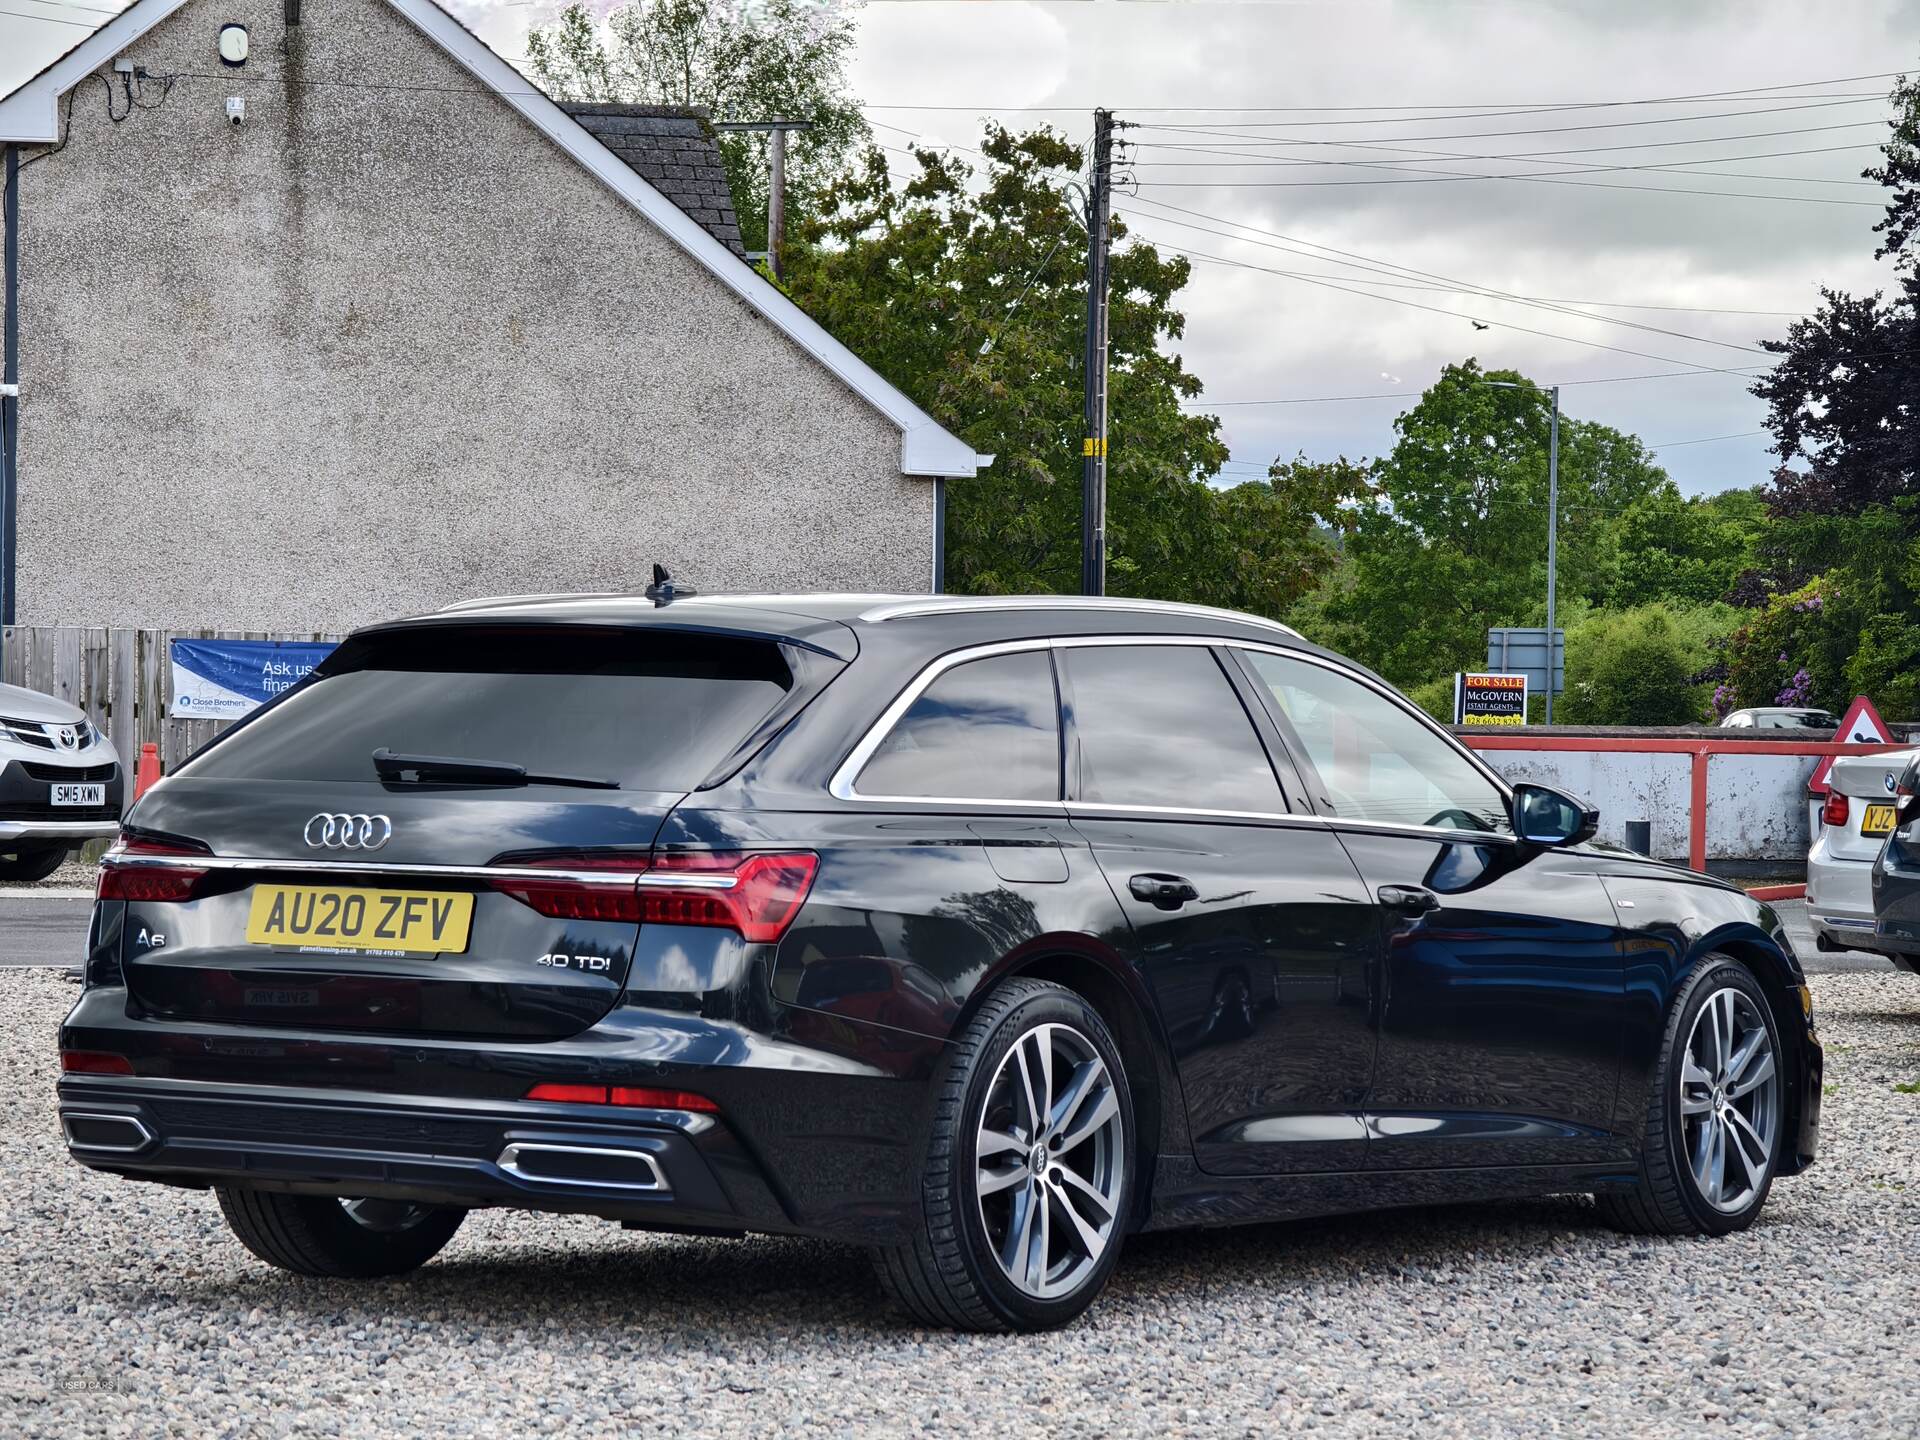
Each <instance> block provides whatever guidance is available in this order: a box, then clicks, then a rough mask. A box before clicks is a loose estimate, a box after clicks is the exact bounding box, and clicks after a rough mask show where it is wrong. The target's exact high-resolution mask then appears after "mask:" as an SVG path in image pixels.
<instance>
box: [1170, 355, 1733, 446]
mask: <svg viewBox="0 0 1920 1440" xmlns="http://www.w3.org/2000/svg"><path fill="white" fill-rule="evenodd" d="M1765 373H1766V372H1765V371H1764V370H1721V369H1719V368H1717V367H1715V368H1703V369H1695V370H1662V371H1658V372H1656V373H1654V374H1651V375H1595V376H1592V377H1591V378H1589V379H1585V380H1560V381H1556V382H1555V383H1556V384H1557V385H1559V387H1560V388H1561V389H1563V390H1564V389H1566V388H1567V387H1568V386H1569V385H1618V384H1622V383H1624V382H1626V381H1631V380H1685V379H1689V378H1691V377H1693V376H1695V375H1737V376H1742V377H1747V376H1753V375H1763V374H1765ZM1424 394H1426V391H1424V390H1373V391H1368V392H1366V393H1364V394H1358V395H1283V396H1278V397H1276V398H1274V399H1271V400H1205V399H1201V400H1182V401H1181V402H1180V403H1181V404H1182V405H1188V406H1192V407H1194V408H1196V409H1201V410H1230V409H1243V408H1247V407H1252V406H1268V405H1331V404H1334V403H1336V402H1344V401H1349V400H1417V399H1419V398H1420V397H1421V396H1422V395H1424ZM1756 433H1758V432H1756Z"/></svg>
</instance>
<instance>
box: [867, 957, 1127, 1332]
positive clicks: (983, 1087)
mask: <svg viewBox="0 0 1920 1440" xmlns="http://www.w3.org/2000/svg"><path fill="white" fill-rule="evenodd" d="M1136 1153H1137V1151H1136V1148H1135V1141H1134V1115H1133V1097H1132V1095H1131V1093H1130V1092H1129V1091H1128V1089H1127V1077H1126V1072H1125V1070H1124V1068H1123V1067H1122V1065H1121V1061H1120V1052H1119V1049H1118V1047H1117V1046H1115V1044H1114V1043H1113V1037H1112V1036H1111V1035H1110V1034H1109V1033H1108V1031H1107V1027H1106V1025H1105V1024H1104V1023H1103V1022H1102V1021H1101V1019H1100V1016H1099V1013H1098V1012H1097V1011H1095V1010H1094V1008H1093V1007H1092V1006H1091V1005H1089V1004H1088V1003H1087V1002H1086V1001H1085V1000H1083V999H1082V998H1081V997H1080V996H1078V995H1076V994H1074V993H1073V992H1072V991H1071V990H1065V989H1062V988H1061V987H1060V986H1058V985H1049V984H1045V983H1043V982H1041V981H1038V980H1025V979H1013V980H1008V981H1005V982H1004V983H1002V984H1001V985H1000V986H998V987H997V988H996V989H995V990H994V991H993V993H992V994H991V995H990V996H988V997H987V1000H986V1003H985V1004H983V1005H982V1006H981V1007H980V1011H979V1013H978V1014H976V1015H975V1016H974V1017H973V1019H972V1020H971V1021H970V1022H969V1023H968V1025H967V1026H966V1027H965V1029H964V1030H963V1031H962V1032H961V1033H960V1035H959V1036H958V1037H957V1039H956V1040H955V1043H954V1045H953V1047H952V1050H951V1052H950V1053H949V1055H948V1057H947V1061H946V1070H945V1073H944V1074H943V1075H942V1076H941V1079H940V1081H939V1083H938V1084H937V1085H936V1087H935V1092H934V1100H933V1117H932V1127H931V1137H930V1140H929V1143H928V1147H927V1157H926V1167H925V1170H924V1172H923V1174H922V1177H921V1197H920V1198H921V1210H922V1216H921V1220H920V1222H919V1229H918V1231H917V1233H915V1234H914V1235H913V1236H912V1238H911V1239H910V1240H909V1241H908V1242H907V1243H904V1244H901V1245H898V1246H894V1247H891V1248H888V1249H885V1250H880V1251H877V1252H876V1253H875V1256H874V1262H875V1269H876V1271H877V1272H878V1274H879V1276H880V1280H881V1283H882V1284H883V1285H884V1286H885V1287H886V1289H887V1290H888V1292H889V1293H890V1294H891V1295H892V1296H893V1298H894V1299H895V1301H897V1302H898V1303H899V1305H900V1307H901V1308H902V1309H903V1310H905V1311H906V1312H907V1313H908V1314H909V1315H911V1316H913V1317H914V1318H915V1319H917V1320H919V1321H921V1322H923V1323H925V1324H928V1325H940V1326H951V1327H954V1328H957V1329H962V1330H1003V1331H1004V1330H1043V1329H1047V1328H1049V1327H1051V1326H1055V1325H1063V1324H1065V1323H1066V1322H1067V1321H1069V1320H1072V1319H1073V1318H1074V1317H1076V1316H1077V1315H1079V1314H1080V1313H1081V1312H1082V1311H1084V1310H1085V1309H1086V1308H1087V1306H1088V1305H1090V1304H1092V1303H1093V1300H1094V1297H1096V1296H1097V1295H1098V1294H1099V1293H1100V1291H1101V1290H1102V1289H1103V1288H1105V1286H1106V1283H1107V1279H1108V1277H1109V1276H1110V1275H1112V1273H1113V1267H1114V1262H1115V1261H1116V1260H1118V1258H1119V1255H1120V1243H1121V1241H1122V1239H1123V1238H1124V1237H1125V1233H1126V1228H1127V1216H1128V1214H1129V1213H1130V1211H1131V1206H1132V1203H1133V1178H1134V1177H1133V1162H1134V1156H1135V1154H1136Z"/></svg>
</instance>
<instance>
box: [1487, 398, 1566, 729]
mask: <svg viewBox="0 0 1920 1440" xmlns="http://www.w3.org/2000/svg"><path fill="white" fill-rule="evenodd" d="M1479 383H1480V384H1482V385H1491V386H1492V387H1493V388H1494V389H1496V390H1532V391H1534V392H1535V393H1536V394H1538V393H1539V392H1540V389H1541V387H1540V386H1538V385H1535V384H1533V383H1532V382H1530V381H1529V382H1526V383H1519V382H1516V381H1513V380H1482V381H1480V382H1479ZM1546 394H1547V396H1548V397H1549V398H1550V399H1551V400H1552V401H1553V410H1552V412H1551V413H1552V419H1550V420H1549V421H1548V422H1547V724H1549V725H1551V724H1552V723H1553V682H1554V679H1555V677H1556V675H1557V673H1558V670H1559V666H1558V664H1557V661H1558V659H1559V655H1560V652H1559V650H1558V649H1557V648H1556V646H1555V644H1554V638H1553V636H1554V629H1553V618H1554V616H1553V591H1554V580H1555V578H1556V577H1557V576H1558V574H1559V563H1558V562H1559V559H1560V387H1559V386H1558V385H1549V386H1547V387H1546Z"/></svg>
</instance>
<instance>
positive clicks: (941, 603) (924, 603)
mask: <svg viewBox="0 0 1920 1440" xmlns="http://www.w3.org/2000/svg"><path fill="white" fill-rule="evenodd" d="M955 610H1123V611H1124V610H1130V611H1142V612H1145V613H1148V614H1154V615H1190V616H1194V617H1196V618H1198V617H1202V616H1204V617H1206V618H1208V619H1212V620H1231V621H1232V622H1234V623H1235V624H1236V625H1254V626H1258V627H1259V628H1260V629H1263V630H1277V631H1279V632H1280V633H1281V634H1283V635H1290V636H1292V637H1293V638H1294V639H1295V640H1304V639H1305V638H1306V637H1305V636H1304V635H1302V634H1301V633H1300V632H1299V631H1298V630H1296V629H1294V628H1293V627H1292V626H1291V625H1282V624H1281V623H1280V622H1279V621H1278V620H1268V619H1266V618H1264V617H1263V616H1259V615H1248V614H1245V613H1244V612H1242V611H1239V610H1223V609H1221V608H1219V607H1218V606H1216V605H1187V604H1184V603H1181V602H1179V601H1175V600H1131V599H1124V598H1119V597H1115V596H1111V595H945V596H938V597H933V598H929V599H925V600H903V601H901V602H899V603H898V604H893V605H876V606H875V607H874V608H873V609H871V610H864V611H862V612H861V614H860V618H861V619H862V620H866V621H871V622H875V623H878V622H880V621H885V620H901V619H905V618H906V617H908V616H910V615H940V614H945V613H949V612H951V611H955Z"/></svg>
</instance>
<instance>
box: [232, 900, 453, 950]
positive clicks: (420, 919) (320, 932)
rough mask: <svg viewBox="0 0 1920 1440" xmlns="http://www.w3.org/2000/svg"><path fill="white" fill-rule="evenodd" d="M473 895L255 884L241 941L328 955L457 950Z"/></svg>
mask: <svg viewBox="0 0 1920 1440" xmlns="http://www.w3.org/2000/svg"><path fill="white" fill-rule="evenodd" d="M472 926H473V896H471V895H445V894H438V895H437V894H433V893H431V892H428V891H424V890H361V889H358V888H354V889H347V888H336V887H334V886H331V885H256V886H254V887H253V908H252V909H251V910H250V911H249V912H248V914H247V943H248V944H250V945H274V946H278V947H280V948H282V949H295V950H304V951H307V952H309V953H318V954H326V953H329V952H332V951H351V952H354V953H366V954H375V955H379V954H386V955H457V954H459V953H460V952H461V951H463V950H465V949H466V948H467V932H468V931H469V930H470V929H471V928H472Z"/></svg>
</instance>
